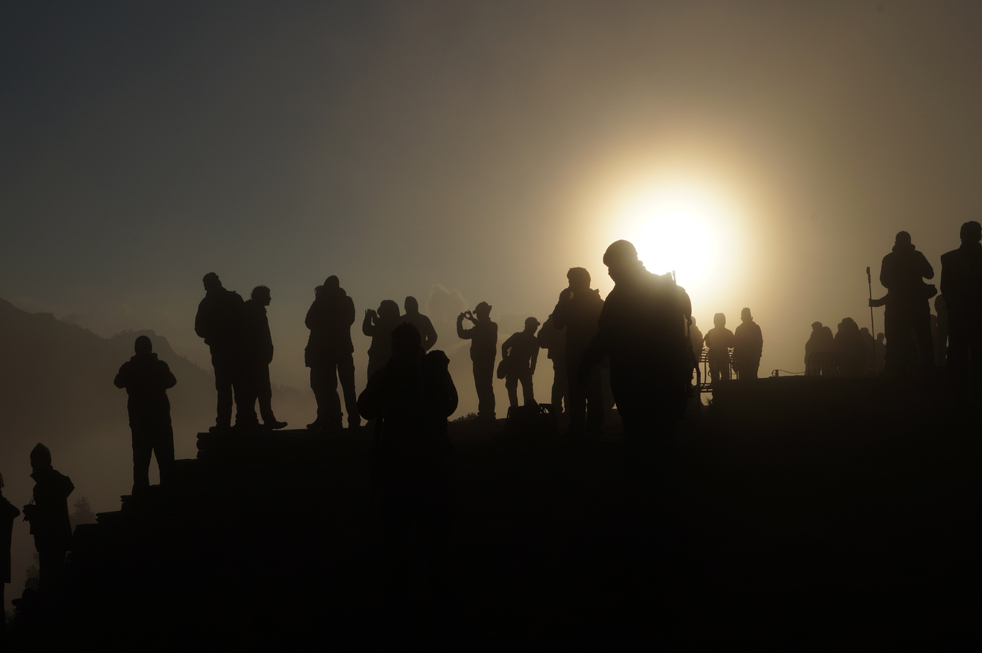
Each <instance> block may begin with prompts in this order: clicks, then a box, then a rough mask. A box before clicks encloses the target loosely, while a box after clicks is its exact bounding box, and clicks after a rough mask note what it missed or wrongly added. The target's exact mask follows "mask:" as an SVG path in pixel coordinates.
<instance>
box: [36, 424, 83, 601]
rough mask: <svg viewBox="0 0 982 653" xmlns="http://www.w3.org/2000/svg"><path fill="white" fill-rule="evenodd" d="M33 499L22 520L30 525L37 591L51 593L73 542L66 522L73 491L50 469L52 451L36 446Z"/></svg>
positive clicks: (66, 479)
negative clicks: (36, 565)
mask: <svg viewBox="0 0 982 653" xmlns="http://www.w3.org/2000/svg"><path fill="white" fill-rule="evenodd" d="M31 469H32V470H33V471H32V473H31V478H33V479H34V498H33V499H32V502H31V503H29V504H27V505H26V506H24V520H25V521H28V522H30V524H31V534H32V535H34V547H35V548H36V549H37V552H38V592H39V593H40V594H42V595H43V594H45V593H46V592H49V591H51V588H52V586H53V585H54V584H55V582H56V581H57V580H58V576H59V574H60V573H61V567H62V565H63V564H64V563H65V555H66V554H67V553H68V548H69V547H70V546H71V542H72V524H71V521H69V519H68V496H69V495H70V494H71V493H72V492H74V491H75V485H74V484H73V483H72V480H71V479H70V478H68V477H67V476H65V475H64V474H62V473H60V472H58V471H56V470H55V469H54V468H53V467H52V466H51V452H50V451H49V450H48V448H47V447H46V446H44V445H43V444H41V443H38V445H37V446H36V447H34V449H33V450H32V451H31Z"/></svg>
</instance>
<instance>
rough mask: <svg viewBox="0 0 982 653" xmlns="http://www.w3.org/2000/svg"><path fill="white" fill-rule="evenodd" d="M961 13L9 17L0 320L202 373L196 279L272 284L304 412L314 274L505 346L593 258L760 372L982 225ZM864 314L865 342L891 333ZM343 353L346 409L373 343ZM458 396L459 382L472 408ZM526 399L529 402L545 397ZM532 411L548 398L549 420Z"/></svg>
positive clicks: (774, 6)
mask: <svg viewBox="0 0 982 653" xmlns="http://www.w3.org/2000/svg"><path fill="white" fill-rule="evenodd" d="M980 19H982V4H979V3H977V2H948V1H938V2H894V1H889V0H881V1H879V2H863V1H849V2H834V1H828V2H822V3H816V2H804V1H802V2H794V1H787V0H784V1H773V2H760V1H753V0H741V1H740V2H700V1H698V0H695V1H691V0H690V1H686V2H681V1H680V2H669V1H666V2H618V1H605V2H575V1H572V0H564V1H559V2H545V1H543V2H528V1H521V2H508V1H500V2H494V3H471V2H367V1H359V2H347V3H346V2H331V3H321V2H309V3H305V2H291V3H272V2H267V3H256V2H248V1H237V2H226V3H220V2H215V3H182V2H125V3H124V2H119V3H111V2H105V3H79V2H51V3H6V4H4V5H3V7H2V8H0V88H3V93H2V94H0V125H2V129H0V215H2V220H3V227H4V238H3V239H2V241H0V247H2V250H0V252H2V253H0V297H3V298H4V299H8V300H10V301H12V302H13V303H14V304H15V305H17V306H19V307H21V308H24V309H25V310H30V311H46V312H53V313H54V314H55V315H56V316H58V317H60V318H63V319H68V320H70V321H73V322H75V323H78V324H80V325H82V326H85V327H87V328H90V329H92V330H93V331H95V332H96V333H99V334H102V335H105V336H110V335H113V334H115V333H118V332H120V331H123V330H126V329H153V330H154V331H156V332H157V333H158V334H160V335H163V336H165V337H167V338H168V340H169V341H170V343H171V345H172V346H173V347H174V349H175V350H177V351H178V352H180V353H182V354H185V355H187V356H188V357H190V358H191V359H192V360H195V361H197V362H199V363H201V364H202V365H203V366H206V367H207V366H208V352H207V348H206V346H205V345H204V344H203V343H202V341H201V340H200V339H198V338H197V336H195V334H194V331H193V323H194V314H195V311H196V308H197V304H198V302H199V301H200V299H201V297H202V296H203V289H202V286H201V278H202V276H203V275H204V274H205V273H207V272H211V271H214V272H217V273H218V274H219V275H220V277H221V278H222V280H223V281H224V283H225V286H226V287H227V288H230V289H234V290H237V291H239V293H240V294H242V295H243V296H248V294H249V292H250V291H251V289H252V288H253V287H254V286H256V285H260V284H262V285H266V286H268V287H270V288H271V292H272V297H273V301H272V304H271V306H270V308H269V319H270V326H271V329H272V332H273V338H274V342H275V345H276V355H275V359H274V361H273V364H272V366H271V374H272V380H273V382H274V383H277V384H287V385H292V386H295V387H298V388H306V387H307V379H308V377H307V371H306V370H305V369H304V367H303V348H304V346H305V344H306V338H307V330H306V329H305V327H304V325H303V318H304V315H305V313H306V310H307V308H308V307H309V304H310V302H311V301H312V300H313V291H314V287H315V286H317V285H319V284H321V283H323V281H324V279H325V278H326V277H327V276H328V275H331V274H335V275H337V276H338V277H339V278H340V280H341V284H342V287H344V288H345V289H346V290H347V292H348V294H349V295H350V296H351V297H352V298H353V299H354V302H355V306H356V310H357V311H358V314H359V316H360V315H361V314H362V313H363V311H364V309H367V308H376V307H377V306H378V304H379V302H380V301H381V300H383V299H395V300H396V301H398V302H399V303H400V304H401V303H402V300H403V298H404V297H405V296H407V295H413V296H415V297H417V298H418V299H419V301H420V305H421V308H422V310H423V312H424V313H429V314H430V316H431V317H432V318H433V319H434V322H435V323H436V325H437V329H438V331H439V332H440V341H439V342H438V344H437V347H438V348H445V349H448V350H451V349H454V350H456V349H459V348H460V347H461V346H462V345H463V343H462V342H461V341H459V340H458V339H457V338H456V336H455V335H454V334H453V332H452V325H453V319H454V318H455V316H456V314H457V313H458V312H459V311H461V310H463V309H464V308H473V307H474V306H475V305H476V304H477V303H478V302H479V301H487V302H489V303H491V304H492V306H493V307H494V310H493V312H492V318H494V319H496V320H497V321H498V322H499V324H500V325H501V326H500V328H501V333H502V336H501V338H500V339H499V344H500V341H501V340H503V338H504V337H506V336H507V335H508V334H509V333H511V332H512V331H518V330H520V329H521V323H522V321H523V320H524V318H525V317H526V316H529V315H532V316H536V317H538V318H539V320H540V321H544V319H545V318H546V317H547V316H548V314H549V313H550V312H551V310H552V307H553V306H554V305H555V302H556V299H557V297H558V294H559V292H560V291H561V290H562V289H563V288H564V287H565V285H566V279H565V274H566V271H567V269H568V268H570V267H574V266H579V267H585V268H587V269H588V270H589V271H590V272H591V274H592V275H593V279H594V285H595V286H596V287H598V288H600V289H601V292H602V294H606V293H607V292H609V290H610V288H611V287H612V283H611V281H610V280H609V278H608V277H607V275H606V270H605V269H604V267H603V265H602V256H603V252H604V250H605V248H606V247H607V245H609V244H610V242H612V241H614V240H616V239H619V238H627V239H629V240H632V241H634V242H635V244H636V245H637V246H638V249H639V251H640V252H641V258H642V260H643V261H644V263H645V264H646V266H647V267H648V269H649V270H651V271H653V272H658V273H664V272H667V271H669V270H675V271H676V274H677V277H678V282H679V283H680V284H681V285H682V286H684V287H685V288H686V289H687V290H688V291H689V294H690V296H691V297H692V302H693V309H694V315H695V316H696V318H697V322H698V325H699V326H700V327H702V328H703V330H704V331H705V330H706V329H708V328H709V326H710V325H711V324H712V318H713V314H715V313H717V312H723V313H725V314H726V315H727V317H728V326H730V327H731V328H734V327H735V326H736V325H737V324H738V323H739V314H740V310H741V309H742V308H743V307H745V306H746V307H750V308H751V309H752V311H753V314H754V317H755V319H756V321H757V322H758V324H760V326H761V328H762V331H763V337H764V354H763V359H762V361H761V373H762V375H766V374H768V373H770V371H771V370H772V369H782V370H786V371H789V372H800V371H802V370H803V367H804V365H803V357H804V343H805V341H806V340H807V338H808V335H809V333H810V326H809V325H810V324H811V323H812V322H814V321H815V320H819V321H822V322H824V323H825V324H827V325H830V326H832V327H833V329H834V328H835V325H836V324H837V323H838V322H839V321H840V320H841V319H842V318H844V317H846V316H851V317H853V318H854V319H856V320H857V322H858V323H859V325H860V326H868V325H869V322H870V315H869V309H868V308H867V298H868V293H869V292H870V291H869V289H868V287H867V279H866V267H867V266H871V267H872V277H873V284H872V293H873V295H874V296H879V295H880V294H882V293H883V292H884V290H883V289H882V287H880V285H879V283H878V281H877V277H878V272H879V265H880V261H881V259H882V257H883V256H884V255H885V254H887V253H888V252H889V251H890V248H891V247H892V245H893V239H894V235H895V234H896V232H897V231H900V230H907V231H909V232H910V233H911V235H912V237H913V241H914V243H915V245H917V246H918V248H919V249H920V250H921V251H923V252H924V253H925V255H926V256H927V257H928V260H929V261H931V262H932V263H933V264H934V265H935V269H936V271H937V272H938V273H939V274H940V263H939V257H940V255H941V254H942V253H943V252H945V251H948V250H950V249H954V248H955V247H957V245H958V227H959V225H960V224H961V223H962V222H965V221H967V220H973V219H974V220H977V219H979V213H980V211H979V207H980V206H982V185H980V184H979V183H977V180H978V179H979V177H980V173H982V154H980V153H982V125H980V120H979V116H982V83H980V82H982V39H979V38H978V30H977V25H979V21H980ZM882 317H883V316H882V309H877V313H876V315H875V321H876V324H875V328H876V330H877V331H880V330H882ZM359 325H360V319H359V320H358V321H357V322H356V324H355V327H354V328H353V334H354V340H355V348H356V350H357V354H358V356H359V358H358V359H356V360H357V361H358V362H359V376H358V386H359V388H361V387H363V386H364V365H365V362H364V361H365V354H364V352H365V351H367V349H368V346H369V340H368V338H365V337H363V336H362V335H361V334H360V330H359ZM469 383H470V380H469V379H466V378H465V379H458V385H463V384H469ZM544 386H545V384H543V385H539V386H537V387H538V388H539V389H538V390H537V394H539V395H545V396H547V390H545V388H544ZM541 398H545V397H540V399H541Z"/></svg>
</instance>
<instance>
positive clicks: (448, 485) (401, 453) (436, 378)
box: [358, 324, 457, 611]
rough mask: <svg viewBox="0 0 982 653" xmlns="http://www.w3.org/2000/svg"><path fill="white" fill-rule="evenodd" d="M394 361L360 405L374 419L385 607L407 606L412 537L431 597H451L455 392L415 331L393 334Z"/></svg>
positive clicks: (442, 363) (442, 361)
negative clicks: (416, 537)
mask: <svg viewBox="0 0 982 653" xmlns="http://www.w3.org/2000/svg"><path fill="white" fill-rule="evenodd" d="M391 339H392V346H391V350H392V356H391V358H390V359H389V360H388V361H387V363H386V365H385V366H384V367H382V368H381V369H379V370H377V371H376V372H375V374H373V375H372V377H371V378H370V379H369V380H368V385H367V386H366V387H365V391H364V392H362V393H361V396H360V397H359V398H358V410H359V411H360V412H361V415H362V417H364V418H365V419H367V420H376V419H377V420H378V424H379V428H378V430H377V432H376V435H377V438H378V441H377V446H378V455H377V456H376V457H375V459H376V460H377V461H378V467H377V468H376V469H375V470H374V473H375V475H376V479H377V482H378V483H379V485H380V489H381V500H382V501H381V503H382V522H383V534H384V551H385V586H386V607H387V609H389V610H397V611H405V610H407V608H408V607H409V603H410V591H409V590H410V587H409V586H410V574H409V571H410V553H411V551H412V540H413V533H414V531H418V532H419V534H420V535H421V536H422V539H423V541H424V543H425V544H426V546H427V549H428V551H427V554H428V558H429V560H428V562H429V563H430V564H429V566H430V571H431V573H430V578H429V580H430V581H431V583H432V585H433V593H434V595H435V596H436V598H437V600H438V601H445V600H446V599H447V594H448V590H449V587H448V586H449V578H448V576H449V570H450V564H449V563H450V527H451V518H452V514H453V496H452V492H451V490H452V487H453V485H452V482H453V466H452V461H453V450H452V447H451V445H450V440H449V438H448V436H447V418H448V417H449V416H450V415H452V414H453V412H454V411H455V410H456V409H457V389H456V387H455V386H454V382H453V379H452V378H451V376H450V372H449V371H448V365H449V363H450V361H449V359H448V358H447V356H446V354H444V353H443V352H442V351H438V350H435V351H431V352H429V353H428V354H424V353H423V348H422V346H421V337H420V334H419V331H418V330H417V329H416V327H414V326H413V325H412V324H400V325H398V326H397V327H396V329H395V330H393V331H392V334H391Z"/></svg>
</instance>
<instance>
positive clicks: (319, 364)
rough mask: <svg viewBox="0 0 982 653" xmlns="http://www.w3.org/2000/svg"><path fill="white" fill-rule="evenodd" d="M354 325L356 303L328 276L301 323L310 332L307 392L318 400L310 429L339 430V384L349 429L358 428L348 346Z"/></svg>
mask: <svg viewBox="0 0 982 653" xmlns="http://www.w3.org/2000/svg"><path fill="white" fill-rule="evenodd" d="M354 322H355V303H354V302H353V301H352V299H351V298H350V297H348V294H347V293H346V292H345V291H344V289H343V288H341V285H340V282H339V281H338V278H337V277H335V276H333V275H332V276H330V277H328V278H327V280H326V281H324V285H323V286H317V288H316V289H315V291H314V303H313V304H311V305H310V309H309V310H308V311H307V317H306V319H305V320H304V324H306V325H307V328H308V329H310V336H309V337H308V339H307V348H306V349H304V363H305V364H306V366H307V367H309V368H310V389H311V390H313V392H314V398H315V399H316V400H317V419H315V420H314V421H313V422H312V423H311V424H308V425H307V428H309V429H334V430H340V429H341V421H342V415H341V400H340V398H339V397H338V381H340V383H341V390H342V392H343V393H344V410H345V412H346V413H347V414H348V428H350V429H352V430H355V429H357V428H358V427H359V426H360V425H361V418H360V417H358V406H357V396H356V395H355V363H354V359H353V358H352V352H354V350H355V348H354V346H353V345H352V343H351V325H352V324H354Z"/></svg>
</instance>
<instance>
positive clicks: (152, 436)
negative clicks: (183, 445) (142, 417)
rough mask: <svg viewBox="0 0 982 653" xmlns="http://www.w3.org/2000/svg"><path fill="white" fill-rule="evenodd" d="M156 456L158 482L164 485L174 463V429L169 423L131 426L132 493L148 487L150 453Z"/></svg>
mask: <svg viewBox="0 0 982 653" xmlns="http://www.w3.org/2000/svg"><path fill="white" fill-rule="evenodd" d="M151 454H155V455H156V456H157V469H158V470H160V484H161V485H165V484H166V483H167V482H168V480H169V478H168V477H169V476H170V468H171V466H172V465H173V463H174V429H173V428H171V426H170V425H169V424H147V425H145V426H140V427H134V428H133V494H136V493H138V492H140V491H142V490H145V489H147V488H148V487H150V455H151Z"/></svg>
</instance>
